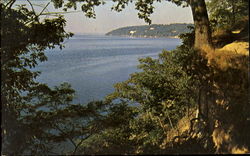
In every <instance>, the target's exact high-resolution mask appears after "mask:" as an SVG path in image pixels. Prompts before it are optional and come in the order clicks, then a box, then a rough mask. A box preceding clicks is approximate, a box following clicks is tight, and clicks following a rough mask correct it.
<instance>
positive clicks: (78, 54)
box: [36, 35, 181, 104]
mask: <svg viewBox="0 0 250 156" xmlns="http://www.w3.org/2000/svg"><path fill="white" fill-rule="evenodd" d="M180 43H181V40H179V39H174V38H128V37H113V36H102V35H75V36H73V37H72V38H70V39H69V40H67V41H65V48H63V49H62V50H60V49H59V48H56V49H52V50H47V51H46V54H47V56H48V61H46V62H42V63H40V64H39V65H38V67H37V68H36V70H40V71H41V72H42V74H41V75H40V77H39V78H38V79H37V80H38V81H39V82H43V83H47V84H48V85H49V86H51V87H53V86H56V85H59V84H60V83H63V82H69V83H70V84H71V85H72V87H73V88H74V89H75V90H76V98H75V100H74V102H76V103H83V104H84V103H87V102H90V101H93V100H101V99H103V98H104V97H105V95H107V94H109V93H112V92H113V91H114V88H113V84H115V83H117V82H121V81H124V80H127V79H128V78H129V74H131V73H133V72H136V71H138V69H137V68H136V66H137V65H138V64H139V62H138V58H143V57H148V56H149V57H153V58H156V57H157V56H158V54H159V53H160V52H161V51H162V50H163V49H165V50H172V49H174V48H175V47H176V46H177V45H180Z"/></svg>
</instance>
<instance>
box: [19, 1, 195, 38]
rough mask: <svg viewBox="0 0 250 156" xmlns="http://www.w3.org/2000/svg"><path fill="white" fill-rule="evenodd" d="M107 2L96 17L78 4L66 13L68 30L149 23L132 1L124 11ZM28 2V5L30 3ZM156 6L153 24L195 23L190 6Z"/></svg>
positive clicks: (98, 31) (101, 29) (78, 31)
mask: <svg viewBox="0 0 250 156" xmlns="http://www.w3.org/2000/svg"><path fill="white" fill-rule="evenodd" d="M31 2H32V4H42V5H45V4H47V3H48V1H46V0H39V1H38V0H36V1H35V0H33V1H31ZM105 2H106V4H105V5H103V6H98V7H96V8H95V12H96V18H95V19H89V18H87V17H85V15H84V13H83V12H81V11H80V8H81V7H80V5H78V8H79V9H78V12H74V13H67V14H64V17H65V19H66V21H67V23H66V31H69V32H73V33H75V34H86V33H87V34H92V33H95V34H105V33H107V32H109V31H111V30H114V29H117V28H120V27H125V26H135V25H146V24H147V23H145V22H144V20H143V19H139V18H138V16H137V13H138V11H137V10H136V9H135V6H134V3H130V4H129V5H128V6H127V7H126V8H125V9H124V10H123V11H122V12H116V11H111V7H112V5H113V4H114V3H113V2H112V1H110V0H106V1H105ZM20 3H26V1H24V0H19V1H18V2H17V3H16V4H20ZM26 4H27V6H28V3H26ZM154 7H155V10H154V13H153V14H152V15H151V20H152V24H171V23H193V18H192V13H191V8H190V7H186V8H183V7H178V6H176V5H175V4H173V3H171V2H166V1H163V2H161V3H159V2H157V3H155V4H154ZM36 9H37V10H41V7H40V8H39V7H36ZM48 11H51V12H53V11H60V10H56V9H54V7H53V5H51V4H50V5H49V6H48ZM69 11H74V10H69Z"/></svg>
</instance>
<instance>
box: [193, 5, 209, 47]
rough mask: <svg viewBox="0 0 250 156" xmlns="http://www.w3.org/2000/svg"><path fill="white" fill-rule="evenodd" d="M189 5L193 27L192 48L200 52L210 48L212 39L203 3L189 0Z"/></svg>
mask: <svg viewBox="0 0 250 156" xmlns="http://www.w3.org/2000/svg"><path fill="white" fill-rule="evenodd" d="M189 3H190V6H191V9H192V14H193V20H194V26H195V41H194V48H195V49H197V50H202V49H203V48H205V47H211V45H212V44H211V43H212V42H211V41H212V37H211V30H210V25H209V20H208V14H207V8H206V3H205V1H204V0H190V1H189Z"/></svg>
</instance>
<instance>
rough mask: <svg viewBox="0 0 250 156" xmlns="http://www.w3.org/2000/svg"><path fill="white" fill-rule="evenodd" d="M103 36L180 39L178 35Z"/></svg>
mask: <svg viewBox="0 0 250 156" xmlns="http://www.w3.org/2000/svg"><path fill="white" fill-rule="evenodd" d="M105 36H117V37H128V38H177V39H180V38H179V36H146V35H141V36H140V35H138V36H137V35H135V36H132V35H107V34H106V35H105Z"/></svg>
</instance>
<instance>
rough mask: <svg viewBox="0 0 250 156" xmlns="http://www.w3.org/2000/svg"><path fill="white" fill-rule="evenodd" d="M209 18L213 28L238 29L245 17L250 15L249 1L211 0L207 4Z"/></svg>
mask: <svg viewBox="0 0 250 156" xmlns="http://www.w3.org/2000/svg"><path fill="white" fill-rule="evenodd" d="M207 7H208V11H209V13H210V15H209V18H210V21H211V24H212V25H213V27H219V28H224V29H229V30H230V29H237V27H238V25H239V23H240V22H241V21H242V18H243V17H244V16H247V15H248V12H249V10H248V9H249V2H248V1H247V0H237V1H235V0H211V1H208V2H207Z"/></svg>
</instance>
